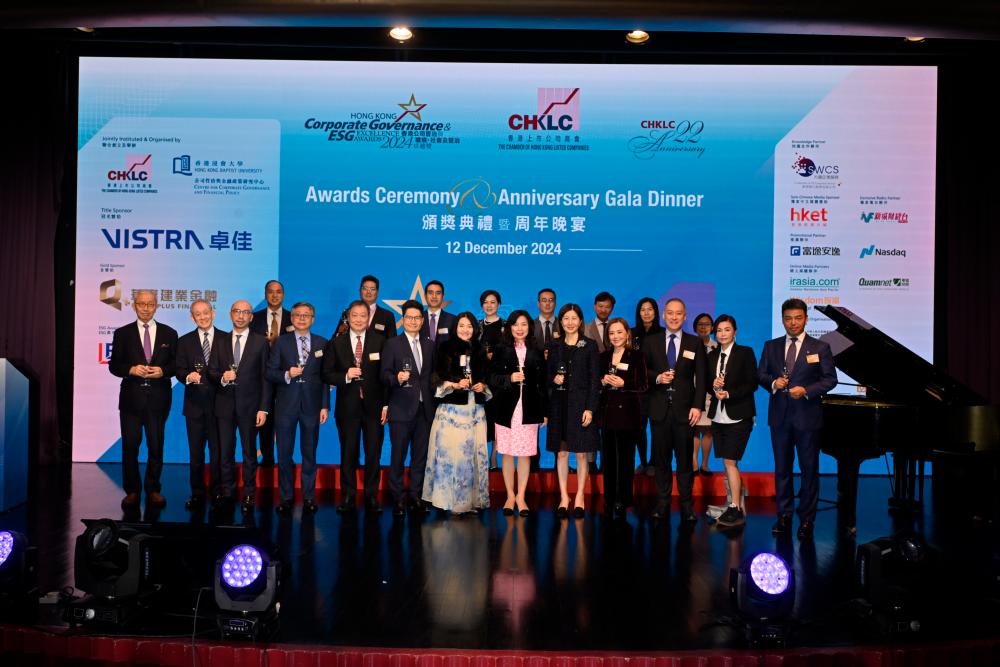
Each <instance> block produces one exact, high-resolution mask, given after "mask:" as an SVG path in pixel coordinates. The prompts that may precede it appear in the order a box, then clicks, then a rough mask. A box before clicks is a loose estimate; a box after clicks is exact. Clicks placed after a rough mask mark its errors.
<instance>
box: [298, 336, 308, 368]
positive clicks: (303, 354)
mask: <svg viewBox="0 0 1000 667" xmlns="http://www.w3.org/2000/svg"><path fill="white" fill-rule="evenodd" d="M307 361H309V344H308V343H307V341H306V337H305V336H299V362H300V364H301V365H302V366H305V365H306V362H307Z"/></svg>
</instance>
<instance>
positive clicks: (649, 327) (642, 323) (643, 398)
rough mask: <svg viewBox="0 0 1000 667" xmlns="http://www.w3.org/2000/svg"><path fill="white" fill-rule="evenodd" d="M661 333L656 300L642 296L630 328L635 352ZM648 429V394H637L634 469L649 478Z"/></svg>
mask: <svg viewBox="0 0 1000 667" xmlns="http://www.w3.org/2000/svg"><path fill="white" fill-rule="evenodd" d="M657 331H663V325H662V324H660V307H659V306H658V305H656V299H654V298H653V297H651V296H644V297H642V298H641V299H639V303H637V304H635V326H634V327H632V345H633V347H634V349H636V350H642V341H644V340H645V339H646V336H649V335H650V334H654V333H656V332H657ZM648 427H649V394H647V393H646V392H643V393H641V394H639V440H638V442H637V443H636V448H637V449H638V450H639V467H638V468H636V469H635V474H637V475H638V474H641V473H643V472H645V473H646V474H647V475H649V476H650V477H652V476H653V474H654V473H655V472H656V469H655V468H654V467H653V466H652V465H651V459H650V458H648V457H647V456H646V443H647V441H648V438H647V436H646V431H647V428H648Z"/></svg>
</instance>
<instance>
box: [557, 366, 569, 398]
mask: <svg viewBox="0 0 1000 667" xmlns="http://www.w3.org/2000/svg"><path fill="white" fill-rule="evenodd" d="M556 375H561V376H562V377H563V383H562V384H561V385H559V386H558V387H556V391H566V379H567V377H566V364H564V363H562V362H560V363H559V366H558V367H557V368H556Z"/></svg>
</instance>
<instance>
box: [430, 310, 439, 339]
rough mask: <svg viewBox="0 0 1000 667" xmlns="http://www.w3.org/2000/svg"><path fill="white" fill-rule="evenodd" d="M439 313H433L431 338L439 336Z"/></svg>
mask: <svg viewBox="0 0 1000 667" xmlns="http://www.w3.org/2000/svg"><path fill="white" fill-rule="evenodd" d="M437 333H438V327H437V313H431V340H434V339H435V338H437Z"/></svg>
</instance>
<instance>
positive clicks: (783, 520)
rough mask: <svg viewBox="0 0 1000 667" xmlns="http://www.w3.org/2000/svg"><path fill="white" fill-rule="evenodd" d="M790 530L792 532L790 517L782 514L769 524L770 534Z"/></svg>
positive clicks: (779, 533) (782, 533)
mask: <svg viewBox="0 0 1000 667" xmlns="http://www.w3.org/2000/svg"><path fill="white" fill-rule="evenodd" d="M790 532H792V517H790V516H787V515H784V514H783V515H781V516H779V517H778V520H777V521H775V522H774V525H773V526H771V534H772V535H787V534H788V533H790Z"/></svg>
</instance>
